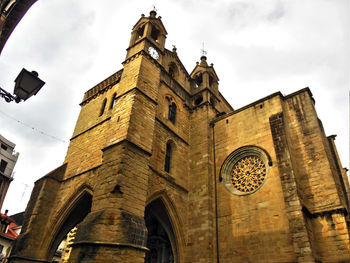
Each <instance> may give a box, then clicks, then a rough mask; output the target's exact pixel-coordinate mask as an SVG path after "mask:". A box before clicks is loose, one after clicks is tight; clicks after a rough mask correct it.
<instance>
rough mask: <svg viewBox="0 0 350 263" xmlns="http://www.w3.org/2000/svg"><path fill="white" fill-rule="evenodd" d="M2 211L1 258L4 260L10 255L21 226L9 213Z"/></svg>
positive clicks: (0, 229) (0, 215) (0, 216)
mask: <svg viewBox="0 0 350 263" xmlns="http://www.w3.org/2000/svg"><path fill="white" fill-rule="evenodd" d="M7 212H8V211H7V210H6V211H5V213H4V214H2V213H0V259H1V260H3V261H0V262H5V261H4V260H5V259H7V257H8V256H9V255H10V252H11V248H12V245H13V242H14V241H15V239H16V238H17V236H18V235H19V233H20V226H19V225H17V223H16V222H15V220H14V219H13V218H11V217H9V216H8V215H7Z"/></svg>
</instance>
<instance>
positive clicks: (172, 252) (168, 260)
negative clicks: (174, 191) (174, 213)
mask: <svg viewBox="0 0 350 263" xmlns="http://www.w3.org/2000/svg"><path fill="white" fill-rule="evenodd" d="M145 222H146V226H147V230H148V236H147V248H148V249H149V251H148V252H147V253H146V258H145V263H173V262H178V261H177V258H178V257H177V254H178V249H177V242H176V237H175V233H174V230H173V224H172V222H171V219H170V217H169V214H168V212H167V209H166V207H165V205H164V203H163V202H162V200H161V199H160V198H158V199H156V200H154V201H153V202H151V203H150V204H149V205H147V207H146V210H145Z"/></svg>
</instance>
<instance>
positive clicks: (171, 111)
mask: <svg viewBox="0 0 350 263" xmlns="http://www.w3.org/2000/svg"><path fill="white" fill-rule="evenodd" d="M168 119H169V120H170V121H171V122H172V123H174V124H175V119H176V104H175V103H174V102H173V103H171V104H170V105H169V114H168Z"/></svg>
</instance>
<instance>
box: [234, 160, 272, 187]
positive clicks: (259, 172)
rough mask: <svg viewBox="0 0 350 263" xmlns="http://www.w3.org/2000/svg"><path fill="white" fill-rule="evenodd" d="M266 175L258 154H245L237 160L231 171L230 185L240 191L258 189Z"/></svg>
mask: <svg viewBox="0 0 350 263" xmlns="http://www.w3.org/2000/svg"><path fill="white" fill-rule="evenodd" d="M265 177H266V167H265V163H264V162H263V160H261V159H260V158H259V157H258V156H253V155H251V156H245V157H243V158H241V159H240V160H238V161H237V162H236V163H235V164H234V165H233V169H232V172H231V183H232V186H233V187H234V188H235V189H236V190H237V191H240V192H242V193H249V192H253V191H255V190H256V189H258V188H259V187H260V186H261V185H262V184H263V182H264V179H265Z"/></svg>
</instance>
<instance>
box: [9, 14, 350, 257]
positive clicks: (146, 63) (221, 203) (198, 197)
mask: <svg viewBox="0 0 350 263" xmlns="http://www.w3.org/2000/svg"><path fill="white" fill-rule="evenodd" d="M184 30H185V29H184ZM115 33H116V34H118V32H117V31H116V32H115ZM166 36H167V31H166V29H165V26H164V25H163V23H162V20H161V17H157V14H156V12H155V11H151V12H150V15H149V16H145V15H142V16H141V17H140V18H139V20H138V21H137V23H136V24H135V26H134V27H133V28H132V33H131V38H130V43H129V46H128V47H127V54H126V58H125V61H124V62H123V68H122V69H120V70H118V71H117V72H116V73H114V74H112V75H111V76H110V77H108V78H107V79H105V80H103V81H102V82H101V83H99V84H98V85H96V86H95V87H93V88H91V89H89V90H88V91H87V92H86V93H85V95H84V98H83V101H82V102H81V104H80V106H81V112H80V115H79V118H78V121H77V123H76V127H75V130H74V132H73V136H72V138H71V140H70V145H69V147H68V151H67V155H66V158H65V161H64V163H63V164H62V166H60V167H58V168H57V169H55V170H54V171H52V172H51V173H49V174H47V175H45V176H44V177H42V178H41V179H39V180H38V181H37V182H36V183H35V186H34V189H33V192H32V195H31V198H30V201H29V203H28V206H27V208H26V211H25V216H24V224H23V228H22V233H21V235H20V236H19V237H18V239H17V241H16V244H15V246H14V249H13V252H12V254H11V257H10V259H9V261H10V262H12V263H14V262H16V263H24V262H51V261H52V259H53V257H54V255H55V252H56V250H57V247H58V245H59V244H60V242H61V241H62V240H63V239H64V238H65V237H66V236H67V233H69V231H70V230H71V229H73V228H74V227H75V226H77V230H76V236H75V239H74V242H73V243H72V244H71V247H72V251H71V253H70V257H69V260H68V262H70V263H72V262H79V263H91V262H96V263H102V262H123V263H144V262H146V263H155V262H157V263H159V262H169V263H170V262H171V263H172V262H176V263H193V262H201V263H212V262H216V263H232V262H237V263H245V262H350V240H349V234H350V229H349V225H350V218H349V211H350V207H349V197H350V196H349V193H350V191H349V182H348V179H347V176H346V172H345V169H343V167H342V165H341V163H340V160H339V157H338V154H337V150H336V147H335V144H334V138H335V136H326V134H325V132H324V130H323V127H322V122H321V121H320V120H319V118H318V116H317V113H316V110H315V106H314V103H315V101H314V98H313V95H312V93H311V90H310V89H309V88H305V89H302V90H299V91H297V92H295V93H292V94H289V95H287V96H284V95H282V93H281V92H276V93H274V94H271V95H268V94H267V95H268V96H266V97H264V98H262V99H260V100H258V101H255V102H253V103H251V104H249V105H247V106H245V107H242V108H240V109H234V108H233V107H232V106H231V105H230V104H229V102H227V101H226V100H225V98H224V96H223V95H222V94H221V93H220V90H219V77H218V75H217V73H216V71H215V69H214V66H213V64H209V63H208V62H207V57H205V56H202V57H201V58H200V62H197V63H196V64H195V63H194V69H193V70H192V71H191V72H188V71H187V70H186V68H185V67H184V66H183V64H182V63H181V60H180V58H179V57H178V54H177V52H176V48H173V49H172V50H169V49H167V48H166V47H165V40H166ZM282 84H283V83H282ZM235 88H236V89H237V92H244V90H239V87H235Z"/></svg>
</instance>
